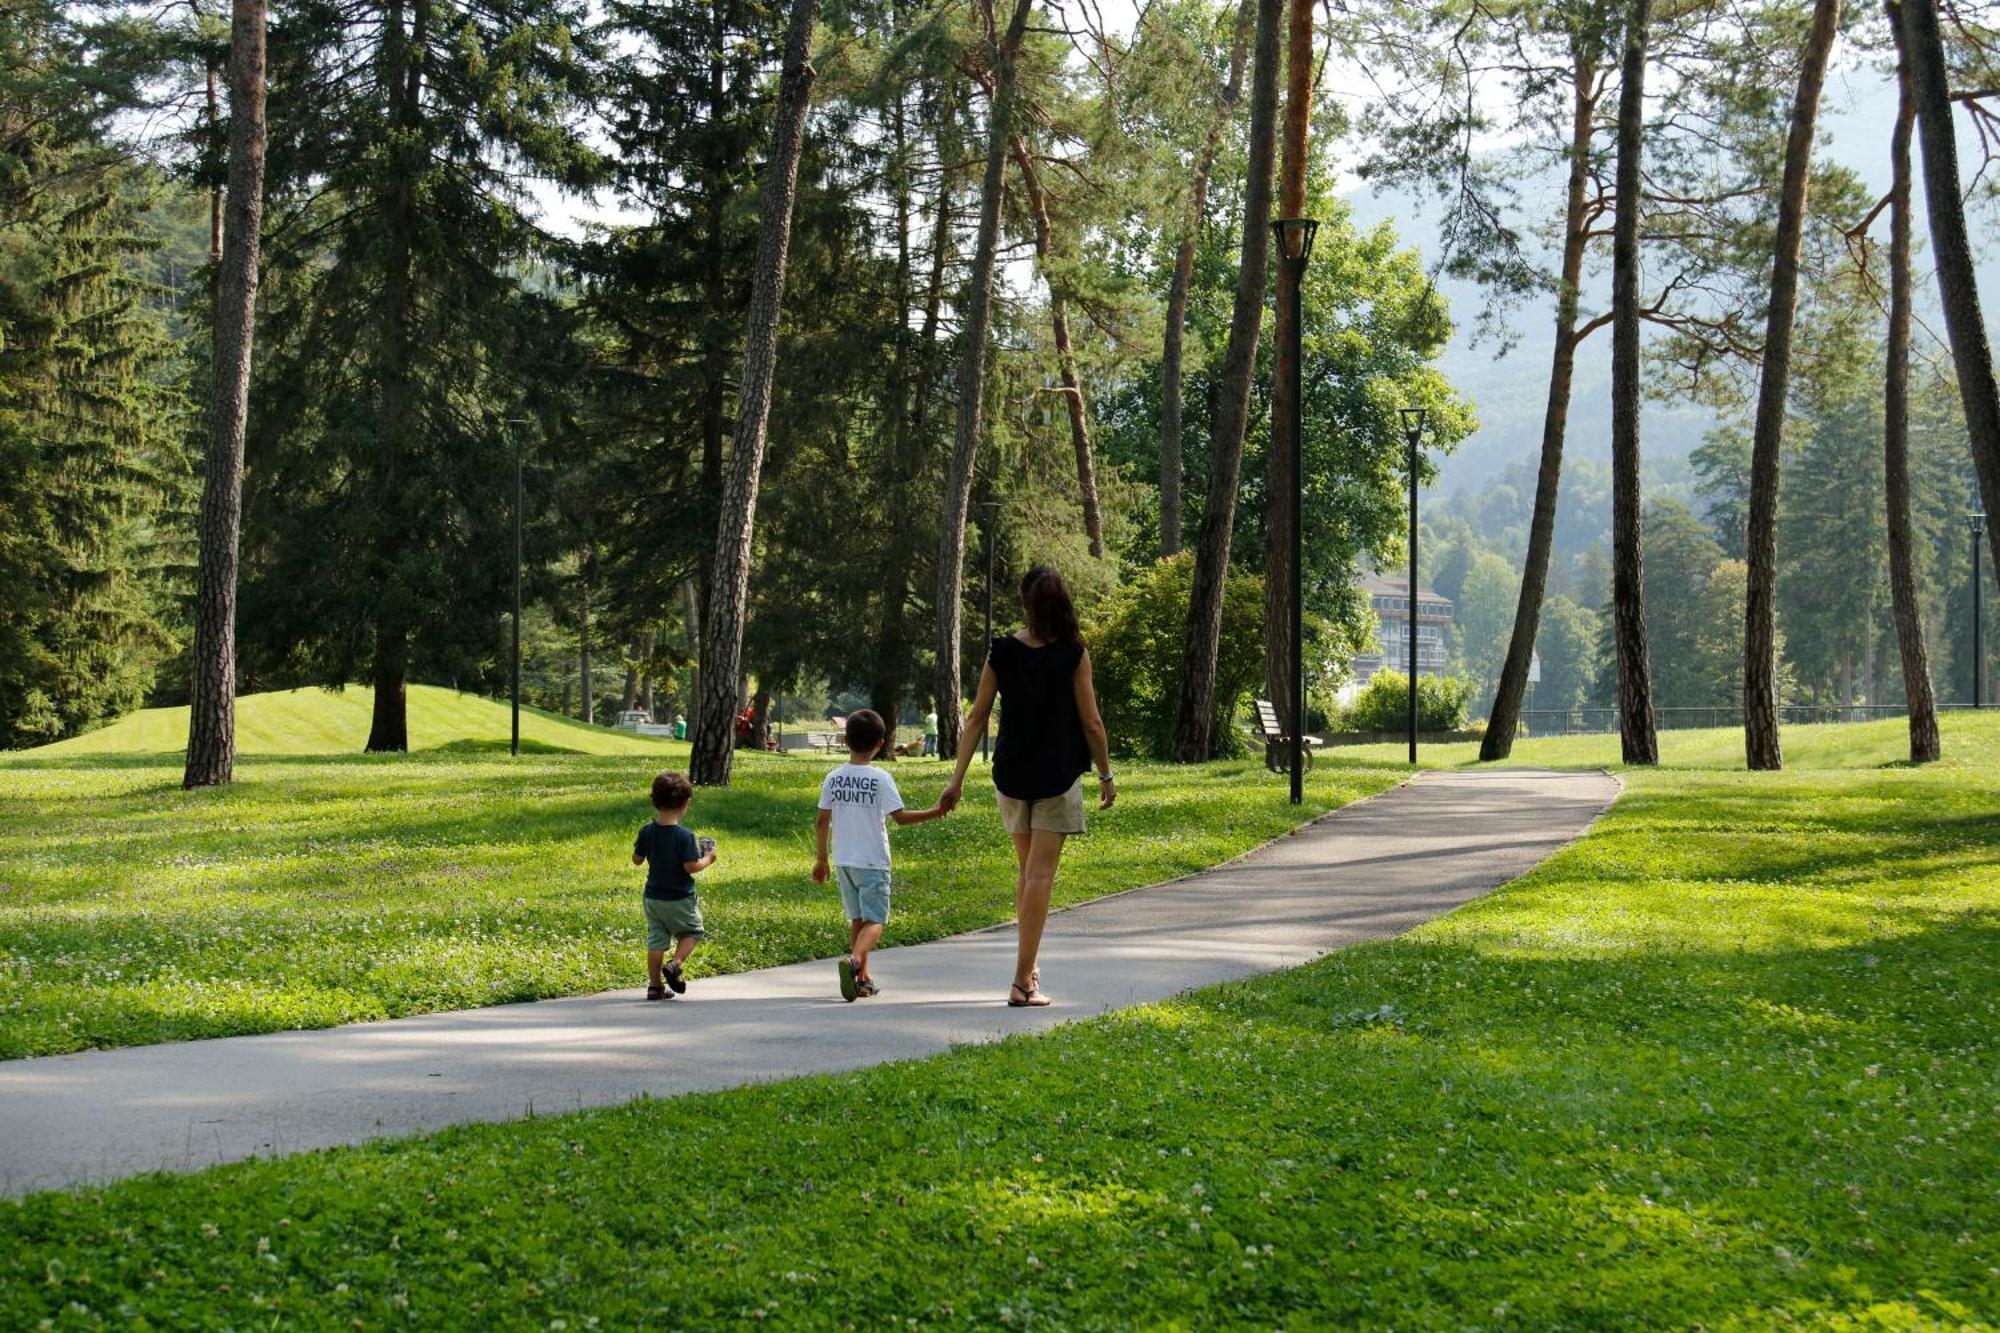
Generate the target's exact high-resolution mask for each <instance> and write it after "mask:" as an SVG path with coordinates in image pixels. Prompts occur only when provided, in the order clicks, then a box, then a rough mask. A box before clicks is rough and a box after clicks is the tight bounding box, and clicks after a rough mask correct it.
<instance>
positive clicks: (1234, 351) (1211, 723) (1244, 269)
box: [1171, 0, 1284, 763]
mask: <svg viewBox="0 0 2000 1333" xmlns="http://www.w3.org/2000/svg"><path fill="white" fill-rule="evenodd" d="M1283 12H1284V4H1283V0H1257V44H1256V55H1255V58H1254V61H1253V64H1252V74H1251V80H1250V147H1249V158H1248V166H1247V167H1246V174H1245V180H1244V187H1243V188H1244V203H1243V235H1242V238H1241V244H1242V258H1241V260H1240V261H1239V265H1238V269H1237V277H1236V302H1235V309H1234V312H1233V313H1232V315H1231V317H1230V322H1229V345H1228V348H1227V350H1226V351H1225V352H1224V353H1223V358H1222V367H1221V371H1220V376H1219V380H1218V383H1217V391H1216V408H1215V416H1214V419H1213V420H1212V421H1211V423H1210V474H1209V484H1208V498H1207V501H1206V503H1205V504H1204V505H1203V506H1202V516H1201V536H1200V539H1199V541H1198V542H1197V543H1196V547H1195V568H1194V585H1193V594H1192V596H1191V597H1190V598H1189V601H1188V620H1187V637H1186V641H1185V643H1184V644H1183V646H1182V650H1181V668H1180V673H1179V676H1178V678H1177V679H1178V688H1179V697H1178V698H1177V699H1176V701H1175V706H1174V727H1173V737H1172V742H1171V745H1172V754H1173V757H1174V758H1175V759H1176V760H1178V761H1180V762H1182V763H1198V762H1200V761H1201V760H1204V759H1207V758H1209V756H1210V752H1211V750H1212V749H1213V748H1214V745H1215V742H1216V737H1215V734H1214V732H1215V726H1216V718H1215V664H1216V654H1217V652H1218V651H1219V650H1220V646H1221V638H1222V608H1223V583H1224V580H1225V579H1226V578H1227V576H1228V573H1229V550H1230V544H1231V539H1232V537H1233V535H1234V529H1235V526H1236V499H1237V496H1236V486H1237V479H1238V477H1239V475H1240V473H1241V470H1242V466H1243V436H1244V432H1245V430H1246V429H1247V428H1248V425H1249V416H1250V381H1251V375H1252V372H1253V371H1254V370H1255V368H1256V362H1257V339H1258V330H1259V328H1260V327H1261V326H1262V323H1263V318H1264V291H1265V281H1266V279H1267V277H1268V276H1269V274H1268V266H1269V260H1270V253H1271V239H1270V235H1269V231H1270V224H1271V184H1272V181H1271V169H1272V166H1273V165H1274V163H1273V158H1274V157H1275V156H1276V152H1275V150H1276V146H1277V119H1278V62H1279V60H1280V58H1281V55H1280V46H1281V43H1280V40H1279V37H1280V34H1279V31H1278V25H1279V21H1280V19H1281V18H1282V17H1283Z"/></svg>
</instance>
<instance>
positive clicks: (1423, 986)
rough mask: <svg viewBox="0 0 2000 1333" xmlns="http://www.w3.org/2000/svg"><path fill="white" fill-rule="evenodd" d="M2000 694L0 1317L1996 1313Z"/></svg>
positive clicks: (201, 1243) (333, 1158)
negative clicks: (1249, 970)
mask: <svg viewBox="0 0 2000 1333" xmlns="http://www.w3.org/2000/svg"><path fill="white" fill-rule="evenodd" d="M1995 721H2000V719H1994V720H1988V719H1984V718H1981V719H1965V718H1952V719H1949V720H1948V723H1947V734H1946V744H1947V747H1948V753H1950V754H1952V755H1954V756H1956V758H1953V759H1949V760H1947V762H1946V763H1944V764H1941V765H1938V766H1934V767H1931V768H1928V769H1924V770H1907V769H1900V768H1893V767H1891V768H1883V767H1880V765H1881V764H1883V763H1884V762H1885V761H1889V760H1893V757H1894V754H1895V752H1896V732H1895V730H1894V728H1893V727H1875V728H1873V729H1872V730H1864V729H1860V728H1856V729H1851V730H1850V731H1849V732H1848V733H1847V739H1846V741H1844V742H1843V743H1842V748H1843V749H1844V750H1845V751H1846V752H1847V756H1848V762H1849V764H1850V765H1851V766H1849V767H1846V768H1840V769H1824V770H1810V771H1800V770H1795V771H1789V772H1786V773H1783V774H1777V775H1756V776H1752V775H1748V774H1742V773H1735V772H1728V771H1722V770H1707V771H1704V770H1700V769H1682V770H1666V771H1660V772H1642V773H1633V774H1630V775H1628V777H1629V781H1630V784H1631V785H1630V789H1629V790H1628V792H1627V794H1626V796H1625V797H1624V798H1623V799H1622V800H1621V801H1620V802H1619V804H1618V805H1617V806H1616V807H1614V809H1613V810H1612V811H1611V813H1610V814H1608V815H1607V816H1606V817H1605V818H1604V819H1603V820H1602V821H1600V823H1599V824H1598V826H1597V828H1596V829H1595V830H1594V831H1593V832H1592V833H1591V834H1590V835H1589V836H1588V837H1586V838H1584V839H1582V840H1581V841H1579V842H1578V843H1576V844H1574V845H1573V846H1571V847H1570V848H1569V849H1568V850H1566V851H1564V852H1562V853H1559V854H1558V855H1557V856H1556V857H1554V858H1552V859H1551V860H1550V861H1549V862H1548V863H1546V864H1545V865H1544V866H1543V867H1542V868H1541V869H1540V870H1539V871H1537V872H1536V873H1534V874H1533V875H1531V876H1529V877H1527V878H1526V879H1524V880H1521V881H1518V882H1516V883H1515V884H1513V885H1511V886H1509V887H1507V888H1505V889H1502V890H1500V891H1498V892H1496V893H1495V894H1493V895H1491V896H1489V897H1487V898H1485V899H1483V900H1481V901H1479V902H1477V903H1475V904H1472V905H1470V906H1468V907H1466V908H1464V909H1461V910H1460V911H1458V912H1455V913H1453V914H1451V915H1450V916H1448V917H1445V918H1443V919H1441V920H1439V921H1437V922H1434V923H1432V924H1431V925H1429V926H1426V927H1424V928H1422V929H1419V930H1417V931H1415V932H1413V933H1411V934H1410V935H1407V936H1405V937H1403V938H1401V939H1398V940H1395V941H1390V942H1386V943H1381V944H1373V945H1364V946H1361V947H1357V948H1354V949H1350V950H1346V951H1344V952H1341V953H1338V954H1335V955H1333V956H1330V957H1328V958H1326V959H1324V960H1322V961H1320V962H1318V963H1316V964H1313V965H1311V966H1308V967H1305V968H1301V969H1298V970H1296V971H1293V972H1288V973H1282V974H1277V975H1273V976H1270V977H1266V978H1263V979H1260V980H1256V981H1251V982H1247V983H1242V984H1237V985H1231V986H1228V987H1223V988H1218V989H1212V990H1207V991H1203V992H1199V993H1197V994H1194V995H1191V996H1188V997H1186V998H1184V999H1182V1000H1179V1001H1176V1002H1173V1003H1168V1004H1161V1005H1153V1006H1148V1007H1144V1008H1140V1009H1135V1010H1130V1011H1127V1012H1125V1013H1123V1014H1120V1015H1117V1016H1114V1017H1111V1018H1108V1019H1103V1020H1097V1021H1093V1022H1089V1023H1083V1024H1079V1025H1076V1026H1073V1027H1069V1028H1066V1029H1063V1030H1061V1031H1059V1032H1058V1033H1056V1034H1054V1035H1052V1036H1049V1037H1044V1038H1032V1039H1021V1040H1016V1041H1011V1042H1007V1043H1003V1044H1001V1045H999V1046H994V1047H982V1048H974V1049H967V1050H963V1051H958V1052H954V1053H952V1054H949V1055H946V1056H941V1057H938V1058H935V1059H930V1060H924V1061H918V1062H912V1063H907V1064H901V1065H891V1066H884V1067H881V1068H878V1069H874V1070H870V1071H866V1072H862V1073H857V1074H852V1075H844V1076H839V1077H832V1078H818V1079H807V1080H800V1081H796V1082H790V1083H785V1084H779V1085H773V1086H768V1087H760V1088H752V1089H744V1090H740V1091H736V1092H730V1093H721V1094H712V1095H705V1096H699V1097H692V1098H685V1099H678V1100H675V1101H671V1102H646V1103H638V1104H634V1105H632V1106H629V1107H625V1108H621V1109H616V1110H608V1111H595V1112H585V1113H581V1114H575V1115H568V1116H560V1117H555V1118H551V1119H545V1120H537V1121H533V1122H528V1123H524V1124H513V1125H495V1126H475V1127H466V1128H462V1129H456V1130H452V1131H449V1132H446V1133H443V1134H439V1135H434V1136H430V1137H426V1138H421V1139H414V1140H407V1141H402V1142H395V1143H388V1144H382V1145H375V1146H369V1147H364V1148H358V1149H345V1150H340V1151H336V1152H331V1153H324V1154H315V1155H308V1156H304V1157H297V1158H291V1159H286V1160H282V1161H277V1162H266V1163H252V1164H244V1165H238V1166H231V1167H224V1168H219V1169H215V1170H211V1171H207V1172H204V1173H201V1174H199V1175H195V1176H192V1177H179V1178H154V1179H145V1180H138V1181H132V1182H127V1183H125V1184H123V1185H119V1186H115V1187H112V1188H109V1189H105V1190H102V1191H94V1192H88V1193H76V1194H67V1195H45V1196H39V1197H36V1198H33V1199H30V1200H28V1201H26V1202H25V1203H22V1204H18V1205H10V1206H6V1207H4V1208H0V1236H4V1237H5V1238H6V1240H7V1242H8V1243H7V1244H6V1245H5V1246H4V1247H0V1324H4V1325H7V1326H13V1327H23V1328H32V1327H35V1326H36V1321H37V1320H39V1319H42V1318H44V1317H46V1318H50V1319H52V1320H54V1321H56V1323H57V1325H58V1326H68V1325H70V1324H74V1325H75V1326H78V1327H84V1326H89V1325H90V1324H91V1323H92V1322H93V1321H94V1320H97V1319H99V1318H103V1319H105V1320H115V1319H131V1318H134V1317H137V1316H143V1317H145V1318H146V1319H149V1320H151V1321H153V1323H154V1324H156V1325H158V1326H163V1327H166V1326H171V1327H247V1326H249V1325H251V1324H253V1323H256V1324H260V1325H262V1324H283V1323H285V1322H288V1321H289V1322H294V1323H297V1324H298V1325H300V1326H305V1327H343V1328H344V1327H352V1326H354V1325H355V1323H357V1322H358V1324H359V1326H361V1327H364V1328H374V1327H378V1326H406V1325H414V1326H424V1327H471V1326H494V1327H510V1328H511V1327H536V1328H557V1327H562V1328H566V1329H570V1330H578V1329H584V1328H589V1327H594V1326H595V1327H603V1328H614V1327H619V1328H623V1327H640V1326H644V1327H661V1328H675V1327H702V1326H709V1325H714V1324H719V1323H750V1322H755V1321H762V1322H765V1323H770V1324H779V1325H785V1326H794V1327H860V1328H866V1327H881V1326H886V1325H888V1324H891V1323H903V1322H905V1321H915V1322H916V1323H917V1324H919V1325H921V1326H931V1325H955V1326H963V1327H996V1326H1006V1327H1015V1328H1027V1327H1043V1328H1052V1329H1053V1328H1083V1327H1104V1328H1125V1327H1132V1326H1136V1325H1162V1324H1164V1325H1169V1326H1181V1327H1192V1326H1204V1327H1205V1326H1216V1325H1243V1326H1257V1327H1271V1326H1285V1327H1328V1326H1339V1325H1345V1324H1352V1323H1366V1324H1370V1325H1376V1326H1385V1325H1393V1326H1397V1327H1404V1328H1501V1327H1523V1328H1547V1327H1656V1326H1679V1327H1683V1328H1686V1327H1697V1326H1699V1327H1707V1328H1765V1327H1781V1326H1786V1325H1792V1324H1817V1325H1821V1326H1828V1327H1842V1328H1919V1327H1954V1328H1955V1327H1968V1326H1969V1327H1980V1326H1988V1327H1990V1326H1991V1325H1992V1322H1993V1320H1994V1319H1995V1317H1996V1312H2000V1196H1996V1190H1995V1185H1994V1182H1995V1181H1996V1180H2000V1047H1996V1038H1995V1033H1996V1031H2000V744H1996V743H1995V742H1996V741H2000V733H1996V732H1995V730H1994V722H1995ZM1798 749H1799V747H1795V748H1794V750H1793V754H1794V755H1795V757H1796V756H1797V754H1798ZM1523 757H1524V758H1528V757H1532V755H1524V756H1523ZM755 780H758V781H761V780H764V775H763V774H757V775H756V778H755ZM946 827H947V828H951V827H956V826H952V825H947V826H946Z"/></svg>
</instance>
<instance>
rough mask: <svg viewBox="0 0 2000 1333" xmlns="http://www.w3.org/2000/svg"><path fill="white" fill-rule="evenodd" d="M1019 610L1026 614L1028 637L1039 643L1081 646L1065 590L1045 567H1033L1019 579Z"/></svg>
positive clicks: (1080, 637) (1080, 636)
mask: <svg viewBox="0 0 2000 1333" xmlns="http://www.w3.org/2000/svg"><path fill="white" fill-rule="evenodd" d="M1021 607H1022V609H1023V610H1025V611H1026V612H1027V613H1028V633H1030V634H1032V635H1034V636H1035V637H1036V638H1038V639H1040V640H1041V641H1042V642H1043V643H1082V642H1083V632H1082V631H1081V630H1079V629H1078V628H1077V624H1076V604H1075V603H1074V602H1072V601H1070V599H1069V589H1068V588H1067V587H1065V586H1064V585H1063V581H1062V575H1060V574H1058V573H1056V572H1055V571H1054V570H1053V569H1050V568H1049V567H1048V566H1047V565H1036V566H1035V567H1034V568H1033V569H1031V570H1029V571H1028V572H1027V574H1026V575H1025V576H1023V577H1022V579H1021Z"/></svg>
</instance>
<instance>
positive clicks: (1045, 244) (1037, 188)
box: [1013, 134, 1104, 560]
mask: <svg viewBox="0 0 2000 1333" xmlns="http://www.w3.org/2000/svg"><path fill="white" fill-rule="evenodd" d="M1013 153H1014V162H1015V165H1017V166H1018V167H1020V169H1021V183H1022V185H1023V186H1024V187H1025V188H1026V190H1027V193H1028V212H1029V214H1030V216H1032V217H1033V218H1034V220H1035V257H1036V258H1037V259H1039V260H1040V261H1041V263H1042V278H1043V280H1044V281H1045V282H1047V283H1048V285H1049V324H1050V326H1051V328H1052V331H1053V333H1054V335H1055V344H1056V375H1057V383H1058V385H1059V386H1060V388H1059V390H1058V392H1060V393H1061V394H1062V399H1063V407H1064V408H1065V410H1066V411H1067V412H1068V413H1069V442H1070V448H1071V449H1072V450H1073V451H1074V452H1075V454H1076V492H1077V498H1078V500H1079V502H1080V503H1081V504H1082V506H1083V535H1084V536H1085V538H1087V539H1088V540H1089V542H1090V553H1091V555H1093V556H1094V557H1096V558H1097V559H1099V560H1102V559H1103V558H1104V518H1103V515H1102V514H1101V513H1100V512H1099V510H1098V505H1097V463H1096V461H1095V460H1094V459H1093V458H1092V457H1091V454H1090V423H1089V420H1088V418H1087V415H1086V413H1085V412H1084V403H1083V386H1082V385H1081V384H1079V383H1078V382H1077V377H1076V351H1075V349H1074V348H1073V347H1072V345H1071V343H1070V338H1069V297H1068V295H1067V294H1066V293H1065V292H1064V289H1063V283H1062V280H1061V279H1060V278H1058V277H1057V276H1055V275H1054V274H1053V273H1051V272H1050V271H1049V268H1048V261H1049V253H1050V251H1051V250H1052V249H1053V248H1054V246H1055V227H1054V225H1053V224H1052V223H1051V222H1050V221H1049V201H1048V196H1047V195H1046V194H1045V193H1043V191H1042V174H1041V172H1040V171H1039V170H1038V169H1037V168H1036V167H1035V159H1034V158H1033V157H1031V156H1029V154H1028V145H1027V143H1026V142H1025V141H1024V140H1023V139H1022V138H1021V136H1020V135H1018V134H1017V135H1015V136H1014V141H1013Z"/></svg>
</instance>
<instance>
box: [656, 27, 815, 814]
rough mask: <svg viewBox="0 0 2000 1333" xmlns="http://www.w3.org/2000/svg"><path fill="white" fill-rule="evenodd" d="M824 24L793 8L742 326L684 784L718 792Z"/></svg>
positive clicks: (724, 779) (729, 754)
mask: <svg viewBox="0 0 2000 1333" xmlns="http://www.w3.org/2000/svg"><path fill="white" fill-rule="evenodd" d="M818 19H819V0H793V3H792V10H791V17H790V19H789V20H788V21H787V24H786V29H785V58H784V66H783V71H782V73H781V74H780V75H779V80H778V109H777V125H776V131H775V133H774V134H773V135H772V141H771V161H770V164H769V166H768V167H767V169H766V176H765V180H764V199H763V215H762V217H761V218H760V220H759V232H758V237H757V267H756V269H755V271H754V275H753V277H752V280H751V288H750V309H749V312H748V316H747V319H746V321H745V322H746V326H747V328H746V334H745V338H744V348H743V375H742V381H741V384H742V388H741V390H740V392H739V393H738V396H737V401H736V428H735V430H734V432H733V433H732V435H731V439H732V440H733V442H734V447H733V448H732V450H731V453H730V458H729V477H728V481H727V482H726V483H725V484H724V487H723V492H722V512H721V514H720V516H719V518H718V521H717V523H716V533H715V557H714V560H713V561H712V563H711V565H710V577H711V587H710V593H709V603H710V605H709V607H708V611H707V614H706V615H705V616H704V617H703V624H702V654H701V659H702V697H701V699H700V700H699V702H698V704H697V707H696V709H695V728H694V732H693V736H692V745H691V747H690V748H691V753H690V754H689V757H688V776H689V778H690V780H692V781H694V782H698V783H704V784H709V785H715V786H726V785H727V784H728V782H729V774H730V770H731V767H732V765H733V762H734V759H735V754H736V743H735V741H736V712H737V704H736V694H737V692H736V682H737V677H738V675H739V674H740V673H741V670H742V658H743V625H744V615H745V611H746V603H747V602H748V600H749V595H750V548H751V538H752V535H753V532H754V529H755V525H756V518H757V485H758V481H759V480H760V474H761V473H762V472H763V467H764V444H765V439H766V434H767V427H768V425H769V422H770V413H771V387H772V383H773V381H774V379H775V378H776V374H777V368H778V313H779V309H780V307H781V305H782V303H783V300H784V292H785V259H786V255H787V252H788V251H789V249H790V247H791V239H792V202H793V199H794V197H795V196H796V195H797V192H798V180H799V154H800V151H801V149H802V148H803V146H804V142H805V122H806V110H807V106H808V104H809V102H810V101H811V97H812V83H813V67H812V63H811V60H810V56H811V55H812V37H813V28H814V26H815V24H816V23H817V22H818Z"/></svg>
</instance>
